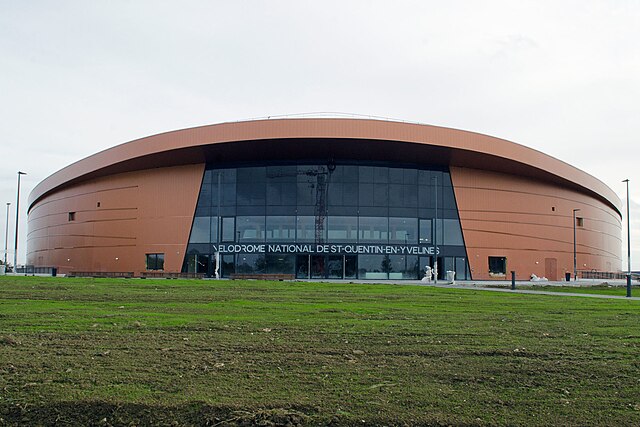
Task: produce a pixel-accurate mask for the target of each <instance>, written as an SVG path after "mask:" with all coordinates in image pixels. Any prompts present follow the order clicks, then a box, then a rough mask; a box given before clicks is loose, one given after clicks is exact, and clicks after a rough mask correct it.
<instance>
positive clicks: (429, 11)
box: [0, 0, 640, 269]
mask: <svg viewBox="0 0 640 427" xmlns="http://www.w3.org/2000/svg"><path fill="white" fill-rule="evenodd" d="M639 40H640V2H638V1H623V0H619V1H615V0H610V1H590V0H581V1H553V2H552V1H539V0H537V1H513V0H511V1H481V2H480V1H475V0H470V1H448V2H442V1H395V0H394V1H385V2H382V1H344V0H343V1H322V2H318V1H299V0H298V1H262V2H259V1H224V2H223V1H188V0H187V1H185V0H182V1H159V0H152V1H142V0H140V1H112V0H110V1H83V0H78V1H53V0H51V1H35V0H29V1H24V0H0V141H1V144H2V148H3V150H2V151H3V156H2V157H1V158H0V202H2V204H1V206H2V208H3V209H2V216H1V218H2V219H3V227H2V229H3V230H4V219H5V214H4V212H5V210H4V207H5V203H6V202H11V203H12V206H11V207H12V212H11V214H10V222H11V225H10V231H9V237H10V244H9V246H10V248H12V247H13V244H12V241H13V240H12V239H13V222H14V220H15V219H14V212H15V211H14V210H13V208H15V191H16V171H17V170H19V169H20V170H24V171H26V172H28V175H27V176H26V177H23V186H22V190H23V193H22V194H23V197H22V207H26V200H27V195H28V193H29V192H30V191H31V189H33V187H34V186H35V185H36V184H37V183H38V182H40V181H41V180H42V179H44V178H46V177H47V176H48V175H50V174H51V173H53V172H55V171H56V170H58V169H60V168H62V167H64V166H66V165H68V164H69V163H71V162H74V161H76V160H79V159H81V158H83V157H86V156H88V155H90V154H93V153H95V152H96V151H99V150H103V149H105V148H108V147H111V146H113V145H116V144H120V143H123V142H126V141H129V140H132V139H136V138H139V137H143V136H147V135H151V134H154V133H159V132H164V131H168V130H173V129H179V128H185V127H191V126H197V125H203V124H210V123H217V122H223V121H232V120H239V119H246V118H251V117H262V116H269V115H279V114H287V113H300V112H314V111H338V112H353V113H360V114H370V115H376V116H384V117H392V118H399V119H405V120H411V121H417V122H422V123H428V124H434V125H440V126H450V127H454V128H459V129H467V130H473V131H477V132H481V133H486V134H489V135H493V136H497V137H501V138H505V139H509V140H511V141H514V142H517V143H520V144H524V145H527V146H529V147H532V148H535V149H538V150H541V151H543V152H545V153H547V154H550V155H552V156H554V157H557V158H559V159H561V160H564V161H566V162H569V163H571V164H573V165H575V166H577V167H579V168H581V169H583V170H585V171H586V172H588V173H590V174H592V175H594V176H596V177H597V178H599V179H601V180H602V181H604V182H605V183H606V184H607V185H609V186H610V187H611V188H612V189H613V190H614V191H615V192H617V193H618V194H619V195H620V197H621V198H623V199H624V197H625V194H624V192H625V186H624V184H623V183H621V182H620V181H621V180H622V179H624V178H629V179H630V180H631V201H632V227H633V229H634V234H633V236H632V249H633V255H632V256H633V259H634V268H635V269H640V220H638V219H637V218H638V212H639V211H638V209H639V208H640V205H639V204H638V203H639V202H640V172H639V171H638V167H637V165H638V162H639V159H640V136H639V135H640V102H639V100H640V43H638V41H639ZM625 230H626V228H625ZM20 231H21V233H20V234H21V239H20V251H19V262H23V261H24V259H25V256H24V254H25V249H26V247H25V246H26V212H25V210H24V209H22V215H21V229H20ZM2 236H3V237H4V233H2ZM623 237H624V238H623V240H624V241H626V234H625V235H623ZM633 242H635V243H633ZM3 243H4V242H3ZM11 257H12V254H10V258H11ZM623 259H624V260H625V263H624V267H625V268H626V248H625V249H624V252H623Z"/></svg>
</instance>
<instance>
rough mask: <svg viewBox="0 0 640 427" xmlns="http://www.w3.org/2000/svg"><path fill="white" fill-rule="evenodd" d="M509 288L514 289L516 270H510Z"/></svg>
mask: <svg viewBox="0 0 640 427" xmlns="http://www.w3.org/2000/svg"><path fill="white" fill-rule="evenodd" d="M511 290H513V291H515V290H516V272H515V271H512V272H511Z"/></svg>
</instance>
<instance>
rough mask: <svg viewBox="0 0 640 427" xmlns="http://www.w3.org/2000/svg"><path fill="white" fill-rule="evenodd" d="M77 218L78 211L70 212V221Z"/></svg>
mask: <svg viewBox="0 0 640 427" xmlns="http://www.w3.org/2000/svg"><path fill="white" fill-rule="evenodd" d="M75 220H76V213H75V212H69V221H75Z"/></svg>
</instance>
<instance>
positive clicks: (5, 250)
mask: <svg viewBox="0 0 640 427" xmlns="http://www.w3.org/2000/svg"><path fill="white" fill-rule="evenodd" d="M10 205H11V203H10V202H7V225H5V227H4V267H5V268H7V252H8V250H7V249H8V246H7V242H8V240H9V239H8V237H9V206H10Z"/></svg>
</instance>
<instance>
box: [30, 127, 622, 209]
mask: <svg viewBox="0 0 640 427" xmlns="http://www.w3.org/2000/svg"><path fill="white" fill-rule="evenodd" d="M276 139H307V140H308V139H354V140H381V141H396V142H405V143H413V144H423V145H426V146H431V147H439V148H445V149H450V150H455V151H456V152H461V153H464V154H471V155H473V154H477V155H478V156H487V155H488V156H492V157H495V158H499V159H504V160H507V161H509V162H511V163H514V162H515V163H516V164H521V165H522V166H523V167H524V168H526V169H531V168H533V169H537V170H539V171H540V172H541V173H543V174H546V175H550V176H553V177H556V178H558V179H559V180H560V181H564V182H568V183H572V184H574V185H575V186H577V187H580V188H581V189H583V191H586V192H588V193H590V194H593V195H595V196H596V197H598V198H600V199H601V200H603V201H604V202H606V203H607V204H609V205H610V206H611V207H613V208H614V209H615V210H616V211H617V212H618V214H621V201H620V198H619V197H618V196H617V195H616V194H615V192H614V191H613V190H611V189H610V188H609V187H608V186H607V185H606V184H604V183H603V182H602V181H600V180H599V179H597V178H595V177H593V176H591V175H589V174H587V173H586V172H584V171H582V170H580V169H578V168H576V167H574V166H572V165H570V164H568V163H566V162H563V161H561V160H559V159H556V158H554V157H552V156H549V155H547V154H544V153H542V152H540V151H538V150H534V149H532V148H529V147H525V146H523V145H520V144H516V143H514V142H510V141H507V140H504V139H500V138H495V137H492V136H488V135H484V134H480V133H475V132H470V131H464V130H458V129H452V128H445V127H439V126H432V125H424V124H415V123H407V122H397V121H383V120H376V119H352V118H295V119H266V120H252V121H244V122H227V123H220V124H214V125H206V126H199V127H194V128H187V129H182V130H175V131H170V132H165V133H161V134H157V135H152V136H148V137H144V138H140V139H136V140H133V141H130V142H126V143H124V144H120V145H117V146H115V147H112V148H108V149H106V150H103V151H100V152H98V153H96V154H93V155H91V156H89V157H86V158H84V159H82V160H79V161H77V162H75V163H72V164H70V165H69V166H67V167H65V168H63V169H60V170H59V171H57V172H55V173H53V174H52V175H51V176H49V177H47V178H45V179H44V180H43V181H42V182H40V183H39V184H38V185H37V186H36V187H35V188H34V189H33V191H31V193H30V195H29V210H30V209H31V207H32V206H33V204H34V203H35V202H37V201H38V200H39V199H40V198H41V197H43V196H44V195H46V194H48V193H50V192H52V191H54V190H56V189H58V188H61V187H63V186H65V185H68V184H71V183H72V182H78V181H82V180H83V179H89V178H92V177H94V176H99V171H101V170H106V169H109V168H110V167H114V166H116V165H121V166H122V168H121V169H120V170H118V172H124V171H130V170H135V169H139V168H140V162H135V161H133V160H136V159H137V160H140V161H144V160H147V161H145V162H144V166H145V167H146V168H153V167H159V166H162V165H164V164H155V163H154V161H157V160H154V159H158V158H160V157H161V156H162V154H163V153H164V154H167V153H170V152H177V150H185V149H191V150H192V153H191V155H190V157H189V156H188V159H189V160H190V161H191V162H192V163H198V162H203V161H205V156H204V154H203V152H202V151H203V149H204V148H205V147H207V146H211V145H213V146H215V145H216V144H222V143H228V142H241V141H251V140H256V141H257V140H276ZM193 150H195V151H193ZM194 153H197V154H195V155H194ZM165 158H166V156H165ZM165 160H166V159H165ZM127 162H128V163H127ZM483 163H484V162H483ZM127 164H128V166H127ZM452 164H455V160H452ZM461 166H467V167H469V166H470V165H469V164H468V163H467V164H462V165H461ZM479 168H483V169H495V170H500V168H499V167H495V168H494V167H493V166H492V165H491V164H482V165H481V166H479ZM97 173H98V175H96V174H97Z"/></svg>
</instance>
